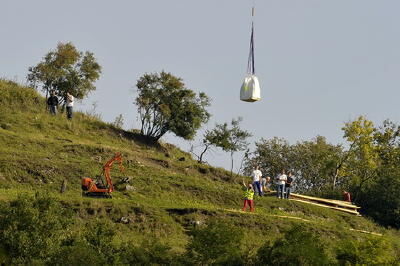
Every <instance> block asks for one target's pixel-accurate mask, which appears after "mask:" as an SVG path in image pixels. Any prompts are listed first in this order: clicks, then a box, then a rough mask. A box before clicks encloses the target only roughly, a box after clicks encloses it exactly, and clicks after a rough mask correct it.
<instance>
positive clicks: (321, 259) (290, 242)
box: [256, 225, 329, 265]
mask: <svg viewBox="0 0 400 266" xmlns="http://www.w3.org/2000/svg"><path fill="white" fill-rule="evenodd" d="M256 261H257V263H256V264H257V265H327V264H329V259H328V256H327V254H326V253H325V251H324V247H323V245H322V243H321V241H320V239H319V238H318V237H317V236H316V235H315V234H314V233H311V232H309V231H307V229H306V228H305V227H303V226H299V225H297V226H294V227H293V228H292V229H291V230H289V231H288V232H286V233H285V235H284V237H283V238H281V239H278V240H276V241H275V242H274V243H273V244H272V245H271V243H270V242H267V243H265V244H264V245H263V246H262V247H261V248H260V249H259V250H258V252H257V259H256Z"/></svg>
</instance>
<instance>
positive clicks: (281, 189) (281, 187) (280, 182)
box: [276, 170, 287, 199]
mask: <svg viewBox="0 0 400 266" xmlns="http://www.w3.org/2000/svg"><path fill="white" fill-rule="evenodd" d="M276 180H277V182H276V183H277V188H276V192H277V197H278V198H280V199H283V197H284V193H285V183H286V180H287V176H286V173H285V170H282V172H281V174H280V175H278V177H277V178H276Z"/></svg>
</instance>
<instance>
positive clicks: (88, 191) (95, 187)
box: [82, 152, 124, 198]
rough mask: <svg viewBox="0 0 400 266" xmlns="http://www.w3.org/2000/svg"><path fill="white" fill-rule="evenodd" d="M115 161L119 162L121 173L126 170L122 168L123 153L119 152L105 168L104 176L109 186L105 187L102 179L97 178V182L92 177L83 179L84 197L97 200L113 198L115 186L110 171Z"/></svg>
mask: <svg viewBox="0 0 400 266" xmlns="http://www.w3.org/2000/svg"><path fill="white" fill-rule="evenodd" d="M115 161H117V162H119V168H120V170H121V171H123V170H124V168H123V166H122V155H121V153H119V152H118V153H116V154H115V155H114V157H113V158H111V159H110V160H109V161H107V162H106V163H105V164H104V166H103V171H102V175H103V176H104V179H105V180H106V182H107V185H104V183H103V180H101V177H97V178H96V180H93V179H92V178H90V177H84V178H82V195H83V196H87V197H96V198H112V196H111V193H112V192H113V191H114V186H113V183H112V181H111V175H110V171H111V168H112V166H113V164H114V162H115Z"/></svg>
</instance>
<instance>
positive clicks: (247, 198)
mask: <svg viewBox="0 0 400 266" xmlns="http://www.w3.org/2000/svg"><path fill="white" fill-rule="evenodd" d="M243 191H244V202H243V208H242V211H246V209H247V205H249V207H250V211H251V212H254V200H253V198H254V189H253V185H252V184H250V183H249V184H248V185H247V186H246V183H245V182H244V180H243Z"/></svg>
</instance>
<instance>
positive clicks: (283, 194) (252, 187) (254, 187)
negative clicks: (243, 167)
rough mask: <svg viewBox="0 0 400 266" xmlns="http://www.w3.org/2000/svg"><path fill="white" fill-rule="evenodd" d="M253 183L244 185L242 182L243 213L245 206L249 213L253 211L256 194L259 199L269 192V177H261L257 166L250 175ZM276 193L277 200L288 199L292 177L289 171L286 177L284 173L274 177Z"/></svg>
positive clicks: (283, 171)
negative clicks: (248, 208)
mask: <svg viewBox="0 0 400 266" xmlns="http://www.w3.org/2000/svg"><path fill="white" fill-rule="evenodd" d="M252 178H253V182H252V183H249V184H247V185H246V183H245V181H244V180H243V190H244V204H243V208H242V210H243V211H246V209H247V206H249V207H250V211H251V212H253V211H254V195H255V194H257V195H259V196H260V197H262V196H264V193H265V192H270V182H271V177H269V176H267V177H263V176H262V172H261V170H260V169H259V166H256V167H255V169H254V170H253V173H252ZM275 181H276V192H277V197H278V198H279V199H289V197H290V192H291V190H292V184H293V176H292V173H291V172H290V171H289V172H288V174H287V175H286V171H285V170H282V172H281V173H280V174H279V175H278V176H277V177H276V179H275Z"/></svg>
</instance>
